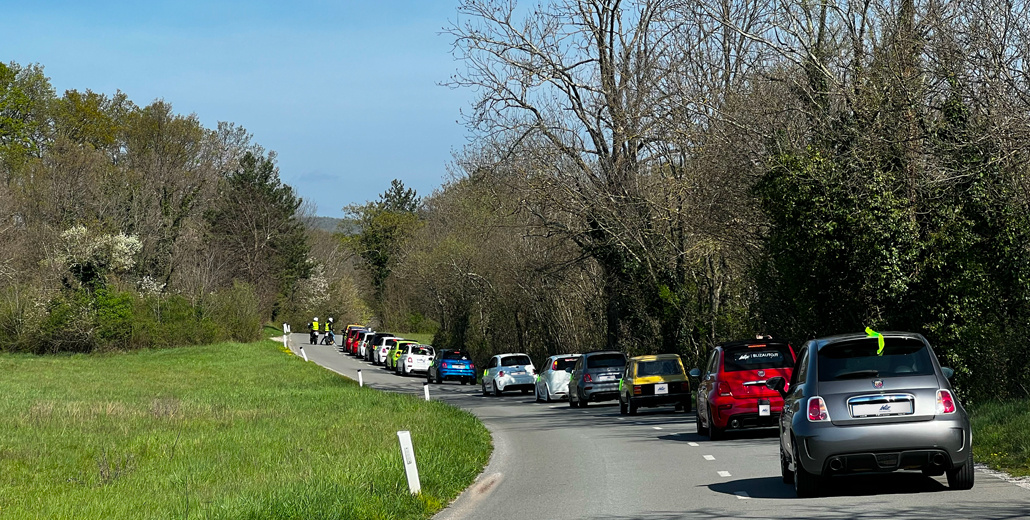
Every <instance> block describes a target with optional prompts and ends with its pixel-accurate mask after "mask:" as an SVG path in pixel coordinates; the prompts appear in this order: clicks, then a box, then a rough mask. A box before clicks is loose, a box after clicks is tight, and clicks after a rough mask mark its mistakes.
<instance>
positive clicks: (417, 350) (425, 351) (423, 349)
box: [411, 347, 433, 356]
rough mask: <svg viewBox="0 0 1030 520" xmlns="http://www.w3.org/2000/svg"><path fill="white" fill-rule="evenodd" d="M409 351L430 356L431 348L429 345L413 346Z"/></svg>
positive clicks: (431, 353) (417, 354)
mask: <svg viewBox="0 0 1030 520" xmlns="http://www.w3.org/2000/svg"><path fill="white" fill-rule="evenodd" d="M411 353H412V354H415V355H416V356H432V355H433V349H431V348H429V347H414V348H413V349H412V350H411Z"/></svg>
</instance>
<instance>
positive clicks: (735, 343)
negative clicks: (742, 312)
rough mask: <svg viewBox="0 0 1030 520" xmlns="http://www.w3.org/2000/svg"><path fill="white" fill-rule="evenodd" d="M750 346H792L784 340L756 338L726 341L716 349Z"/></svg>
mask: <svg viewBox="0 0 1030 520" xmlns="http://www.w3.org/2000/svg"><path fill="white" fill-rule="evenodd" d="M748 345H790V343H789V342H787V341H784V340H782V339H768V338H767V339H760V338H756V339H738V340H734V341H725V342H722V343H719V344H718V345H716V346H715V348H721V349H727V348H737V347H746V346H748Z"/></svg>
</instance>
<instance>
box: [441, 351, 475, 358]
mask: <svg viewBox="0 0 1030 520" xmlns="http://www.w3.org/2000/svg"><path fill="white" fill-rule="evenodd" d="M440 356H441V357H442V358H443V359H469V356H468V354H466V353H464V352H462V351H460V350H449V351H447V350H445V351H444V352H443V353H441V354H440Z"/></svg>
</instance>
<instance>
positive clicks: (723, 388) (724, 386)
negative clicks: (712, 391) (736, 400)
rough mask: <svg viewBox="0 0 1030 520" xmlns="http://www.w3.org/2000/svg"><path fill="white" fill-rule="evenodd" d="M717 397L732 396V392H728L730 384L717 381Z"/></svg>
mask: <svg viewBox="0 0 1030 520" xmlns="http://www.w3.org/2000/svg"><path fill="white" fill-rule="evenodd" d="M719 395H721V396H723V397H725V396H728V395H732V392H730V384H729V383H727V382H726V381H719Z"/></svg>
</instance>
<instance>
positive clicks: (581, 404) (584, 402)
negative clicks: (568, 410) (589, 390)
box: [579, 397, 588, 408]
mask: <svg viewBox="0 0 1030 520" xmlns="http://www.w3.org/2000/svg"><path fill="white" fill-rule="evenodd" d="M587 404H588V401H587V400H586V399H583V398H582V397H581V398H580V399H579V407H580V408H586V407H587Z"/></svg>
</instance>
